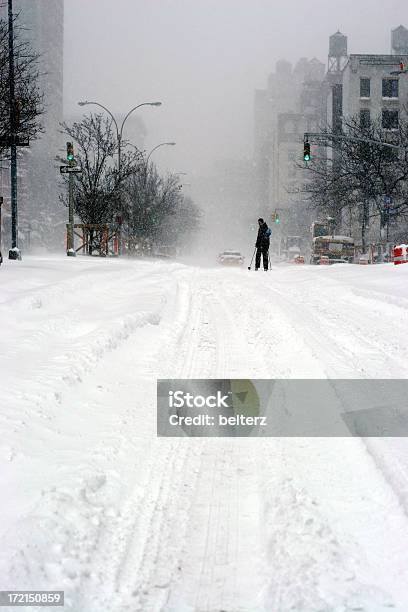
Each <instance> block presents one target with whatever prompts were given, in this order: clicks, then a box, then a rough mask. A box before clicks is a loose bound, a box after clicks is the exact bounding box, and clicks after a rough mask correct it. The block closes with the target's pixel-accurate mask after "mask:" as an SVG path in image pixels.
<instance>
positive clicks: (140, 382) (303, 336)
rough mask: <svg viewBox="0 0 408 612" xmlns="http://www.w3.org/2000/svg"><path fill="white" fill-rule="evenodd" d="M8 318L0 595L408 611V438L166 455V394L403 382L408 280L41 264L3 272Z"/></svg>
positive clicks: (74, 602) (156, 264) (115, 603)
mask: <svg viewBox="0 0 408 612" xmlns="http://www.w3.org/2000/svg"><path fill="white" fill-rule="evenodd" d="M0 317H1V318H0V321H1V330H2V331H1V348H2V350H1V354H0V401H1V411H0V427H1V433H2V435H1V444H0V459H1V465H2V470H1V473H0V496H1V499H2V505H1V523H0V538H1V545H0V589H20V590H22V589H54V588H55V589H64V590H65V599H66V605H65V608H64V609H65V610H72V611H75V612H101V611H102V610H109V611H110V612H125V611H129V612H130V611H132V612H135V611H138V610H140V611H141V612H150V611H152V612H153V611H159V610H168V611H172V612H187V611H189V612H190V611H193V610H194V611H198V612H203V611H206V612H215V611H221V610H224V611H226V612H238V611H241V612H244V611H245V612H256V611H259V612H260V611H265V610H272V611H275V610H276V611H279V612H283V611H288V610H299V611H302V612H303V611H305V612H312V611H313V612H314V611H323V610H324V611H334V610H335V611H342V610H357V609H358V610H366V611H369V612H376V611H377V610H384V609H390V607H391V608H392V609H396V610H400V611H401V612H402V611H406V610H407V609H408V517H407V509H408V450H407V444H406V441H405V439H382V440H380V439H370V440H360V439H357V438H352V439H342V438H333V439H329V438H326V439H316V438H310V439H307V438H298V439H296V438H295V439H294V438H291V439H290V438H287V439H285V438H281V439H208V440H203V439H164V438H161V439H158V438H156V435H155V422H156V421H155V391H156V379H157V378H159V377H160V378H167V377H174V378H189V377H195V378H205V377H217V378H221V377H231V378H234V377H235V378H273V377H282V378H326V377H329V378H406V377H407V375H408V358H407V357H408V348H407V347H408V265H407V266H398V267H394V266H392V265H381V266H344V265H343V266H342V265H339V266H332V267H309V266H298V267H295V266H293V267H291V266H274V270H273V271H272V272H270V273H268V274H265V273H261V274H260V273H256V274H255V273H254V272H252V273H251V272H248V271H247V270H231V269H218V268H212V269H211V268H209V269H205V268H195V267H192V266H185V265H182V264H180V263H166V262H161V261H151V262H148V261H140V262H132V261H119V260H98V259H85V258H79V257H78V258H76V259H73V258H63V257H43V258H39V257H38V258H34V257H32V258H29V257H27V258H24V260H23V261H22V262H5V264H4V265H3V266H2V267H1V269H0ZM30 609H31V610H35V609H36V608H30ZM42 609H43V610H44V608H42Z"/></svg>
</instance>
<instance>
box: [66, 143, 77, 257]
mask: <svg viewBox="0 0 408 612" xmlns="http://www.w3.org/2000/svg"><path fill="white" fill-rule="evenodd" d="M67 160H68V168H67V169H68V170H69V169H70V168H72V169H74V166H75V165H76V162H75V158H74V145H73V144H72V142H67ZM67 255H68V257H75V255H76V252H75V248H74V174H73V173H72V172H70V173H69V177H68V227H67Z"/></svg>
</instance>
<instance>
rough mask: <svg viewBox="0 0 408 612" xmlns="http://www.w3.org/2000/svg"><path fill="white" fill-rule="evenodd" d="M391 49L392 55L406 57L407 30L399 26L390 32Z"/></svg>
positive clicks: (407, 46)
mask: <svg viewBox="0 0 408 612" xmlns="http://www.w3.org/2000/svg"><path fill="white" fill-rule="evenodd" d="M391 48H392V54H393V55H408V30H407V28H404V26H402V25H400V26H398V28H395V29H394V30H391Z"/></svg>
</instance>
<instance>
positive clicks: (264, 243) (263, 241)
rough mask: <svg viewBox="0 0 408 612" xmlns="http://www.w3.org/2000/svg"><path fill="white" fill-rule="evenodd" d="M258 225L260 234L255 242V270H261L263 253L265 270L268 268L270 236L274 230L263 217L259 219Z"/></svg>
mask: <svg viewBox="0 0 408 612" xmlns="http://www.w3.org/2000/svg"><path fill="white" fill-rule="evenodd" d="M258 225H259V229H258V236H257V239H256V243H255V247H256V257H255V270H259V266H260V265H261V255H262V258H263V267H264V270H267V269H268V260H269V237H270V235H271V233H272V232H271V230H270V229H269V227H268V226H267V224H266V223H265V221H264V220H263V219H262V218H260V219H258Z"/></svg>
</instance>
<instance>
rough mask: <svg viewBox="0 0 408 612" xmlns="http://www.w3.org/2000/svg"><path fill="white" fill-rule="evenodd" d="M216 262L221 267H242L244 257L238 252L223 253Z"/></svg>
mask: <svg viewBox="0 0 408 612" xmlns="http://www.w3.org/2000/svg"><path fill="white" fill-rule="evenodd" d="M217 261H218V263H219V264H221V265H222V266H243V265H244V262H245V257H244V256H243V255H242V253H240V252H239V251H223V252H222V253H220V254H219V255H218V259H217Z"/></svg>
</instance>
